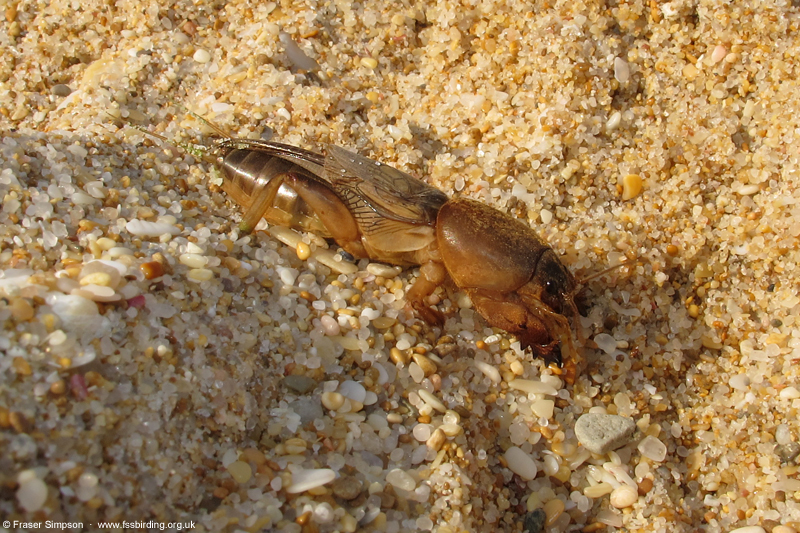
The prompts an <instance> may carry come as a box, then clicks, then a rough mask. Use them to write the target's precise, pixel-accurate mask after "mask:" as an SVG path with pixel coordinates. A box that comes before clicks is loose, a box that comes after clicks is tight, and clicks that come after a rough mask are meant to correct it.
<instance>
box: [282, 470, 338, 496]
mask: <svg viewBox="0 0 800 533" xmlns="http://www.w3.org/2000/svg"><path fill="white" fill-rule="evenodd" d="M334 479H336V472H334V471H333V470H331V469H330V468H311V469H309V470H300V471H299V472H294V473H292V484H291V485H289V486H288V487H286V492H288V493H289V494H297V493H298V492H305V491H307V490H310V489H313V488H315V487H321V486H322V485H324V484H326V483H330V482H331V481H333V480H334Z"/></svg>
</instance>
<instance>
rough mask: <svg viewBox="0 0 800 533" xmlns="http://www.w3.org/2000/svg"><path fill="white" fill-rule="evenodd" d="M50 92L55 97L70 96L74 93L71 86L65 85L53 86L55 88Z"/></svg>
mask: <svg viewBox="0 0 800 533" xmlns="http://www.w3.org/2000/svg"><path fill="white" fill-rule="evenodd" d="M50 91H51V92H52V93H53V94H54V95H55V96H69V95H70V94H71V93H72V89H70V87H69V85H64V84H63V83H59V84H57V85H53V88H52V89H50Z"/></svg>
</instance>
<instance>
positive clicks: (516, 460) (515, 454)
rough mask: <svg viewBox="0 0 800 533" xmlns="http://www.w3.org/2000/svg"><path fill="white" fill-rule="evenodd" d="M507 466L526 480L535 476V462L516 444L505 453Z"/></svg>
mask: <svg viewBox="0 0 800 533" xmlns="http://www.w3.org/2000/svg"><path fill="white" fill-rule="evenodd" d="M505 458H506V462H507V463H508V468H509V470H511V471H512V472H514V473H515V474H517V475H518V476H519V477H521V478H522V479H524V480H526V481H530V480H531V479H533V478H535V477H536V472H537V468H536V462H535V461H534V460H533V458H532V457H531V456H530V455H528V454H527V453H525V452H524V451H522V449H521V448H519V447H517V446H512V447H510V448H509V449H508V450H506V453H505Z"/></svg>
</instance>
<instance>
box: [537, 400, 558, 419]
mask: <svg viewBox="0 0 800 533" xmlns="http://www.w3.org/2000/svg"><path fill="white" fill-rule="evenodd" d="M555 406H556V402H555V401H553V400H536V401H535V402H533V403H531V411H533V414H535V415H536V416H538V417H539V418H551V417H552V416H553V411H554V410H555Z"/></svg>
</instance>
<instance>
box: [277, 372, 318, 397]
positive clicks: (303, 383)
mask: <svg viewBox="0 0 800 533" xmlns="http://www.w3.org/2000/svg"><path fill="white" fill-rule="evenodd" d="M283 384H284V385H286V386H287V387H289V388H290V389H292V390H293V391H295V392H297V393H298V394H305V393H307V392H308V391H310V390H312V389H314V387H316V386H317V382H316V381H314V380H313V379H311V378H310V377H308V376H286V377H285V378H283Z"/></svg>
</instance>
